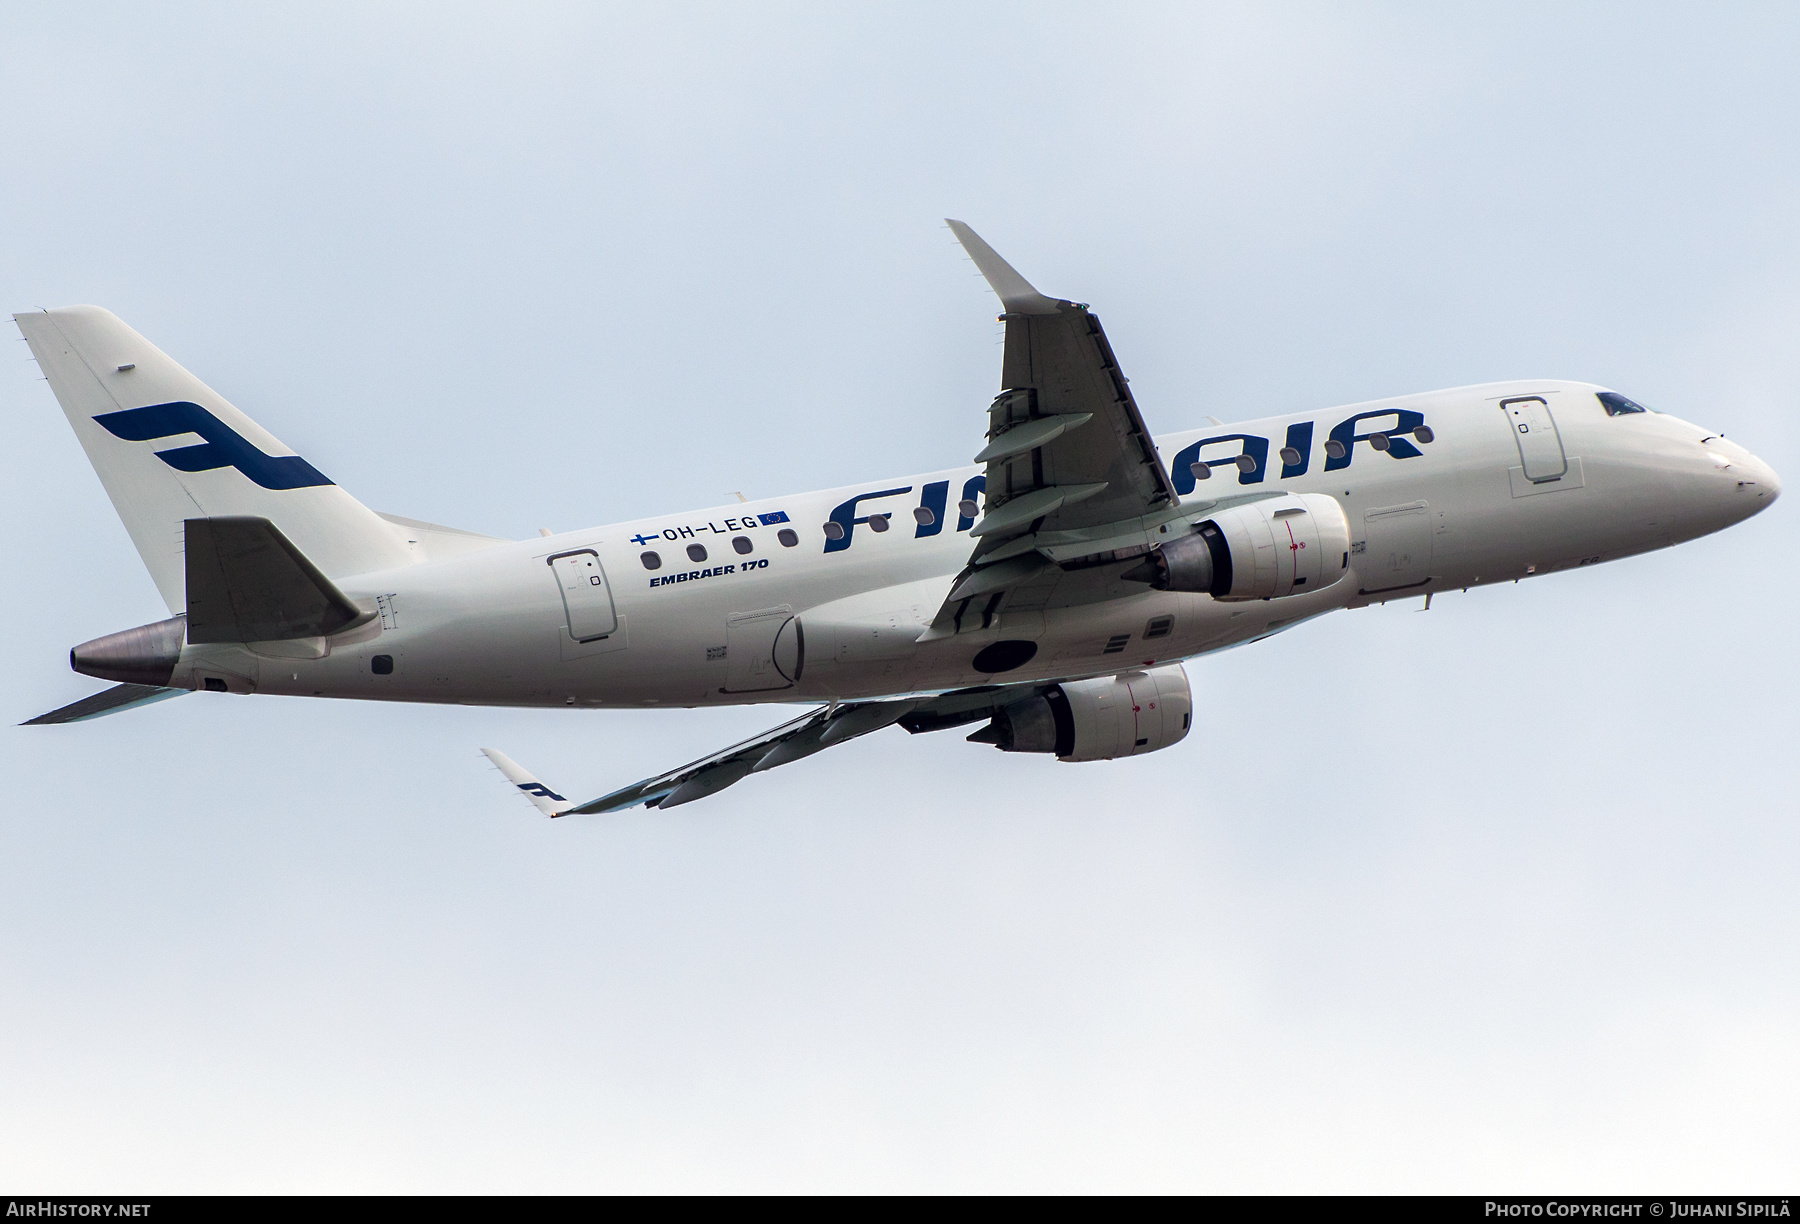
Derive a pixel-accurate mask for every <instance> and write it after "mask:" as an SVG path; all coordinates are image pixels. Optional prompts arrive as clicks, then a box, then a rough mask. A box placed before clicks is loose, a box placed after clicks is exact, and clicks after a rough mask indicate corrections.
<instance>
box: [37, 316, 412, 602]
mask: <svg viewBox="0 0 1800 1224" xmlns="http://www.w3.org/2000/svg"><path fill="white" fill-rule="evenodd" d="M13 321H14V322H16V323H17V324H18V325H19V330H20V331H22V332H23V333H24V334H25V339H26V341H27V342H29V344H30V345H31V352H32V355H33V356H34V357H36V358H37V362H38V365H39V367H41V368H42V369H43V371H44V375H45V377H46V378H47V379H48V380H49V383H50V389H51V390H52V391H54V392H55V393H56V398H57V400H58V402H60V403H61V404H62V408H63V412H64V413H65V414H66V415H67V416H68V418H69V424H70V425H72V426H73V427H74V429H75V436H76V437H77V438H79V439H80V441H81V446H82V449H83V450H85V451H86V452H87V456H88V460H89V462H91V463H92V464H93V465H94V471H95V472H96V473H98V474H99V477H100V483H101V484H102V485H104V486H105V487H106V493H107V496H108V497H110V498H112V503H113V508H114V509H115V510H117V511H118V512H119V518H120V519H122V520H123V521H124V523H125V530H126V531H128V532H130V533H131V540H132V543H134V544H136V545H137V550H138V555H139V556H141V557H142V558H143V559H144V565H145V567H146V568H148V569H149V571H150V576H151V578H152V579H153V580H154V581H155V582H156V587H157V590H158V591H160V592H161V593H162V597H163V600H164V602H166V603H167V604H168V605H169V611H171V612H181V611H184V610H185V609H186V607H187V592H186V586H185V570H184V565H183V561H182V547H183V541H182V524H183V522H184V521H185V520H187V519H191V518H217V517H224V516H236V515H252V516H255V517H258V518H265V519H268V520H269V521H270V522H271V523H274V524H275V525H276V527H278V528H279V529H280V531H281V532H282V534H284V535H285V536H286V537H287V538H288V539H289V540H291V541H292V542H293V543H294V545H295V547H297V548H298V549H299V550H300V551H301V552H302V553H304V554H305V555H306V556H307V557H308V558H309V559H310V560H311V561H312V562H313V563H314V564H315V565H317V566H318V567H319V569H320V570H321V571H323V572H324V573H325V574H326V575H327V576H330V577H334V578H335V577H344V576H347V575H350V574H361V573H367V572H369V571H371V570H378V569H387V568H390V567H392V566H396V565H406V564H409V563H411V562H412V561H413V560H414V558H413V556H412V555H411V553H410V551H409V549H408V548H407V545H406V540H405V538H404V537H403V536H402V535H400V533H399V532H398V531H397V530H396V529H395V528H394V527H393V526H392V525H391V524H389V523H387V522H386V521H384V520H383V519H381V518H380V517H379V516H378V515H376V514H375V513H373V512H372V511H370V510H369V509H367V508H366V507H364V506H363V505H362V503H360V502H358V501H357V500H356V499H355V498H353V497H351V496H350V495H349V494H348V493H346V492H345V491H344V490H343V489H341V488H339V487H338V486H337V485H335V484H333V483H332V482H331V481H330V480H329V479H328V478H326V476H325V475H324V474H323V473H321V472H320V471H319V470H318V469H317V468H315V467H314V466H313V465H312V464H310V463H308V462H307V461H306V460H305V459H302V458H301V457H300V456H298V455H296V454H294V453H293V452H292V451H291V450H289V449H288V448H287V447H285V446H283V445H282V444H281V443H280V442H279V441H277V440H276V439H275V437H274V436H273V435H272V434H270V433H269V432H268V431H266V430H264V429H263V428H262V427H261V426H259V425H257V424H256V422H254V421H252V420H251V419H250V418H249V417H247V416H245V415H244V414H243V413H241V412H239V411H238V410H237V409H236V408H234V407H232V406H231V404H230V403H228V402H227V401H226V399H225V397H224V396H222V395H220V394H219V393H218V392H216V391H214V390H213V389H212V388H211V387H208V386H207V385H206V384H205V383H203V382H201V381H200V380H199V379H198V378H195V377H194V376H193V375H192V374H190V373H188V372H187V371H186V370H184V369H182V368H181V367H180V366H179V365H177V364H176V363H175V362H173V361H171V360H170V359H169V358H168V357H167V356H166V355H165V354H163V353H162V352H161V351H160V350H159V349H157V347H156V346H155V345H153V344H151V343H150V342H149V341H148V340H145V339H144V338H143V337H142V336H140V335H138V334H137V333H136V332H135V331H133V330H131V328H129V327H127V326H126V325H125V324H124V323H122V322H121V321H120V320H119V319H118V318H117V317H116V316H114V315H113V314H112V313H111V312H109V311H105V310H102V309H100V308H99V307H98V306H66V307H62V308H60V309H56V310H45V311H38V312H34V313H31V314H19V315H14V316H13Z"/></svg>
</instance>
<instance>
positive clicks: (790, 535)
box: [775, 527, 800, 548]
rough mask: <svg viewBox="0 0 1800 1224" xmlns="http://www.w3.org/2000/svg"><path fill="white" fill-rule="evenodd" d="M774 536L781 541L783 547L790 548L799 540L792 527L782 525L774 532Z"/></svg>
mask: <svg viewBox="0 0 1800 1224" xmlns="http://www.w3.org/2000/svg"><path fill="white" fill-rule="evenodd" d="M775 538H776V539H777V540H780V541H781V546H782V547H783V548H792V547H794V545H796V544H798V543H799V542H800V536H799V534H798V533H797V532H796V531H795V530H794V529H793V528H792V527H783V528H782V529H781V530H780V531H777V532H776V533H775Z"/></svg>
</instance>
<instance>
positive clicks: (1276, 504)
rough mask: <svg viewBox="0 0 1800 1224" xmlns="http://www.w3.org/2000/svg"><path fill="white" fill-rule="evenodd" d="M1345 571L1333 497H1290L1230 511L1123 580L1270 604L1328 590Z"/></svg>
mask: <svg viewBox="0 0 1800 1224" xmlns="http://www.w3.org/2000/svg"><path fill="white" fill-rule="evenodd" d="M1349 567H1350V522H1349V520H1348V519H1346V518H1345V517H1344V508H1343V507H1342V506H1340V505H1339V504H1338V501H1337V499H1336V498H1335V497H1331V496H1329V495H1327V494H1324V493H1300V494H1288V495H1286V496H1283V497H1271V498H1268V499H1266V500H1264V501H1259V502H1252V503H1250V504H1249V505H1247V506H1235V507H1233V508H1232V509H1230V510H1226V511H1224V512H1222V513H1220V514H1215V515H1213V516H1212V517H1211V518H1209V519H1206V520H1205V521H1204V522H1201V523H1198V524H1196V525H1195V527H1194V530H1193V532H1192V534H1189V535H1185V536H1182V537H1181V538H1180V539H1178V540H1171V541H1170V542H1169V543H1167V544H1163V545H1159V546H1158V547H1156V548H1154V549H1152V550H1151V552H1150V555H1149V557H1147V558H1146V559H1145V560H1144V563H1143V564H1141V565H1139V566H1137V567H1135V568H1134V569H1130V570H1127V571H1126V572H1125V573H1124V575H1123V577H1125V578H1126V579H1129V580H1130V581H1133V582H1147V583H1149V584H1150V585H1151V586H1153V587H1155V588H1156V589H1157V590H1159V591H1193V592H1204V593H1206V594H1209V595H1211V596H1212V597H1213V598H1215V599H1276V598H1279V597H1280V596H1283V595H1293V594H1296V593H1304V592H1306V591H1316V590H1318V589H1319V588H1320V587H1328V586H1330V585H1331V584H1332V583H1334V582H1336V581H1337V580H1338V579H1340V578H1342V577H1343V576H1344V573H1345V571H1346V570H1348V569H1349Z"/></svg>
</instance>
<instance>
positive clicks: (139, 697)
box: [19, 684, 192, 727]
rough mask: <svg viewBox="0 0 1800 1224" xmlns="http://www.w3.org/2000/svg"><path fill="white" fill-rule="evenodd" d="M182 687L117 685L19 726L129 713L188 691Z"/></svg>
mask: <svg viewBox="0 0 1800 1224" xmlns="http://www.w3.org/2000/svg"><path fill="white" fill-rule="evenodd" d="M190 691H192V690H190V689H184V688H158V687H157V686H156V685H153V684H119V685H115V686H113V687H112V688H109V689H106V690H104V691H102V692H98V693H95V694H94V695H93V696H92V697H83V698H82V699H81V700H80V701H76V702H72V703H70V704H69V705H66V706H64V707H63V708H62V709H60V710H52V711H50V712H49V713H48V714H39V715H38V716H37V717H36V718H33V719H29V720H27V721H25V722H22V723H20V724H19V725H20V726H21V727H47V726H51V725H53V724H56V723H73V722H86V721H87V720H88V719H90V718H99V717H101V716H102V715H104V714H117V713H118V712H119V711H121V710H131V709H135V708H137V707H138V706H143V705H149V704H150V703H151V702H153V701H161V700H163V699H164V698H165V697H179V696H181V695H182V694H183V693H186V692H190Z"/></svg>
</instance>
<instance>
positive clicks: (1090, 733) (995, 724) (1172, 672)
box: [969, 663, 1194, 761]
mask: <svg viewBox="0 0 1800 1224" xmlns="http://www.w3.org/2000/svg"><path fill="white" fill-rule="evenodd" d="M1193 710H1194V701H1193V696H1192V694H1191V693H1190V692H1189V690H1188V680H1187V673H1186V672H1184V671H1182V670H1181V664H1179V663H1175V664H1171V665H1170V666H1168V667H1153V668H1150V669H1149V670H1147V671H1131V672H1126V673H1124V674H1123V675H1118V676H1104V677H1102V678H1100V679H1098V680H1066V681H1064V682H1063V683H1061V684H1058V685H1053V686H1052V687H1050V688H1048V689H1042V690H1039V691H1038V692H1037V693H1035V694H1033V695H1032V696H1030V697H1027V698H1025V699H1024V700H1022V701H1018V702H1014V703H1013V704H1012V705H1009V706H1007V707H1005V708H1004V709H1002V710H1000V711H999V712H998V713H996V714H995V715H994V718H993V721H992V722H990V723H989V724H988V725H987V726H985V727H983V728H982V729H981V730H979V731H977V732H976V733H975V734H973V735H971V736H970V737H969V739H970V740H971V741H972V742H974V743H978V744H992V745H994V746H995V747H996V748H998V749H1000V751H1002V752H1054V753H1055V754H1056V757H1057V759H1058V760H1060V761H1110V760H1112V759H1113V758H1114V757H1127V756H1137V755H1138V754H1140V753H1145V752H1155V751H1156V750H1157V749H1158V748H1167V747H1168V746H1169V745H1170V744H1178V743H1180V742H1181V741H1182V740H1183V739H1185V738H1186V737H1187V733H1188V725H1189V724H1190V723H1191V722H1192V721H1193Z"/></svg>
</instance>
